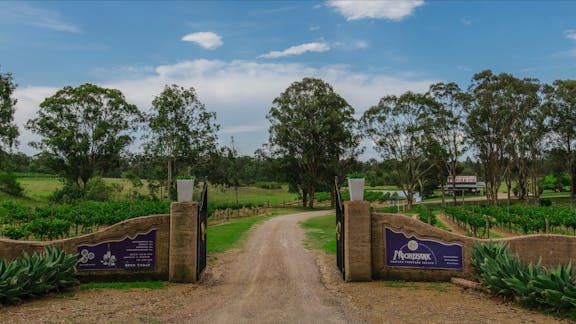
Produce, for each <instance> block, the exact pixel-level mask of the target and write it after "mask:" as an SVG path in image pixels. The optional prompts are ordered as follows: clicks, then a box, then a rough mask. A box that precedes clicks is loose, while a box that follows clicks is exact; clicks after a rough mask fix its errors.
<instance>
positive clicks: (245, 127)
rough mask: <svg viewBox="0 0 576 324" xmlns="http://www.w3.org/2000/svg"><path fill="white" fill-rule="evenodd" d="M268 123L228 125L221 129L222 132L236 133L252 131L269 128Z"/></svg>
mask: <svg viewBox="0 0 576 324" xmlns="http://www.w3.org/2000/svg"><path fill="white" fill-rule="evenodd" d="M267 129H268V127H267V126H266V125H238V126H231V127H226V128H223V129H221V130H220V132H221V133H222V134H230V133H232V134H236V133H252V132H259V131H263V130H267Z"/></svg>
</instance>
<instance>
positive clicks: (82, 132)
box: [26, 83, 141, 190]
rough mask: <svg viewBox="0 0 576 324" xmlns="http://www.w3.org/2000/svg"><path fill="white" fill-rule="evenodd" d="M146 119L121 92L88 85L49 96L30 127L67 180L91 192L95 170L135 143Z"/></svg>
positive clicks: (117, 156) (63, 90)
mask: <svg viewBox="0 0 576 324" xmlns="http://www.w3.org/2000/svg"><path fill="white" fill-rule="evenodd" d="M140 118H141V113H140V111H139V110H138V108H137V107H136V106H135V105H132V104H129V103H128V102H126V99H125V98H124V95H123V94H122V93H121V92H120V91H119V90H116V89H107V88H102V87H99V86H96V85H93V84H89V83H87V84H83V85H80V86H78V87H71V86H66V87H64V88H63V89H61V90H59V91H57V92H56V94H54V95H52V96H51V97H48V98H46V99H45V100H44V101H43V102H42V103H41V104H40V110H38V116H37V117H36V118H34V119H30V120H28V122H27V124H26V127H27V128H28V129H30V130H31V131H33V132H34V133H36V134H38V135H40V137H41V140H40V141H38V142H32V143H31V145H32V146H33V147H36V148H38V149H42V150H44V151H45V152H46V153H47V154H49V155H51V156H52V157H53V158H54V159H56V160H58V161H59V162H58V163H55V165H61V166H62V169H63V170H61V171H63V172H64V175H65V176H66V178H67V179H68V180H69V181H70V182H71V183H76V184H78V185H80V183H79V181H81V182H82V188H83V189H84V190H85V189H86V184H87V183H88V180H89V179H90V178H91V177H92V176H93V175H94V173H95V172H96V171H98V170H100V171H102V170H103V168H104V167H105V166H106V165H109V164H110V161H117V160H119V156H120V154H121V153H122V151H123V150H124V149H125V148H126V147H127V146H128V145H129V144H130V143H132V141H133V136H132V132H133V131H135V130H136V128H137V126H138V123H139V121H140Z"/></svg>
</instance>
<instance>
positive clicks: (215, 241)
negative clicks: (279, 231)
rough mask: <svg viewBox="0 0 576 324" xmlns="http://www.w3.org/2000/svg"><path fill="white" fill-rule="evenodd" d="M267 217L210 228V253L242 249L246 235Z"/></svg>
mask: <svg viewBox="0 0 576 324" xmlns="http://www.w3.org/2000/svg"><path fill="white" fill-rule="evenodd" d="M266 218H267V217H266V216H256V217H247V218H241V219H238V220H233V221H231V222H229V223H226V224H220V225H214V226H208V239H207V241H208V245H207V247H206V249H207V250H208V253H219V252H225V251H228V250H231V249H237V248H241V247H242V244H243V243H244V241H245V240H244V236H245V235H244V234H245V233H246V232H247V231H248V230H249V229H250V228H252V226H254V225H255V224H258V223H260V222H262V221H264V220H265V219H266Z"/></svg>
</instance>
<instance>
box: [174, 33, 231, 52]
mask: <svg viewBox="0 0 576 324" xmlns="http://www.w3.org/2000/svg"><path fill="white" fill-rule="evenodd" d="M182 41H185V42H193V43H196V44H198V45H199V46H201V47H203V48H205V49H208V50H213V49H217V48H218V47H220V46H222V45H223V44H224V43H223V42H222V36H220V35H218V34H216V33H213V32H198V33H192V34H187V35H184V36H183V37H182Z"/></svg>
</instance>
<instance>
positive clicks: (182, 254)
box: [168, 202, 198, 283]
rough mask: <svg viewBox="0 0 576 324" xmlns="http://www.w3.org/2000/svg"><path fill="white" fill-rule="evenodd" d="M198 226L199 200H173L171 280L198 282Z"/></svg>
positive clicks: (171, 208) (169, 269)
mask: <svg viewBox="0 0 576 324" xmlns="http://www.w3.org/2000/svg"><path fill="white" fill-rule="evenodd" d="M197 227H198V203H197V202H173V203H172V204H171V205H170V258H169V262H168V280H169V281H170V282H182V283H195V282H196V263H197V262H198V260H197V255H196V254H197V244H198V243H197Z"/></svg>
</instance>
